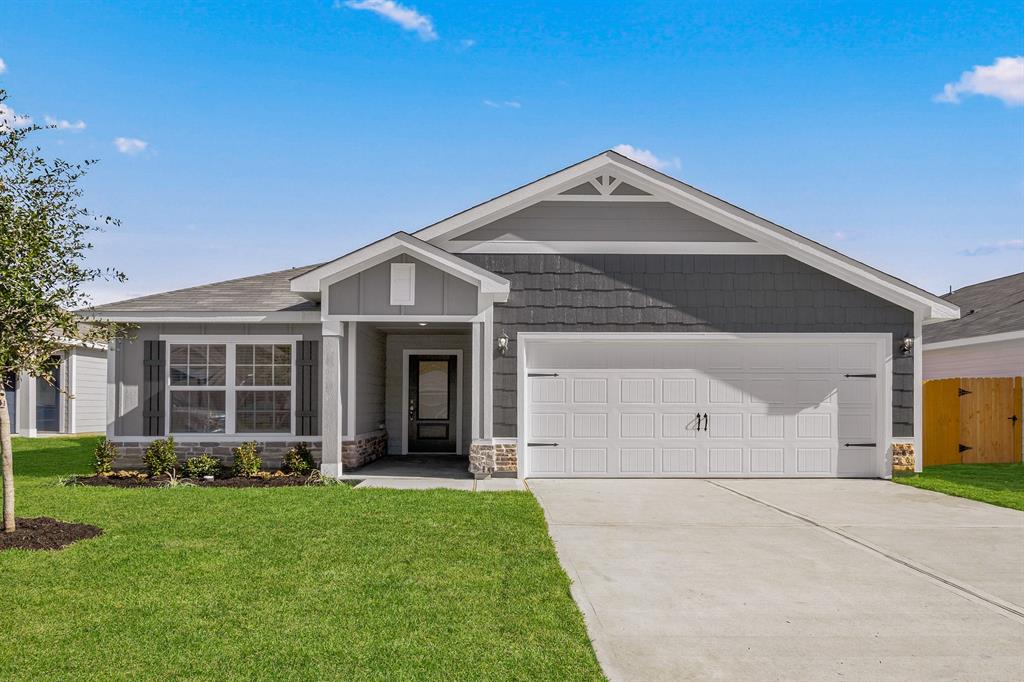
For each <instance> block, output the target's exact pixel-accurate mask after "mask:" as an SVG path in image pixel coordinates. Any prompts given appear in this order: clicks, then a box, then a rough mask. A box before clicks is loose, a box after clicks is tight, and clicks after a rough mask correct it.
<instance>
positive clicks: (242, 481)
mask: <svg viewBox="0 0 1024 682" xmlns="http://www.w3.org/2000/svg"><path fill="white" fill-rule="evenodd" d="M181 480H184V481H188V482H189V483H191V484H193V485H195V486H196V487H198V488H286V487H290V486H298V485H316V484H315V483H314V484H308V483H307V482H308V480H309V478H308V477H307V476H275V477H272V478H241V477H232V478H215V479H213V480H212V481H206V480H203V479H201V478H199V479H196V478H188V479H181ZM77 482H78V483H81V484H82V485H93V486H109V487H112V488H161V487H166V486H167V479H165V478H157V479H148V478H134V477H133V478H116V477H113V476H88V477H86V476H81V477H79V478H78V479H77ZM358 482H359V481H345V483H346V484H348V485H353V486H354V485H355V484H356V483H358Z"/></svg>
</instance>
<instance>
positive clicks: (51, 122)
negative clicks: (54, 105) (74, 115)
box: [43, 116, 85, 133]
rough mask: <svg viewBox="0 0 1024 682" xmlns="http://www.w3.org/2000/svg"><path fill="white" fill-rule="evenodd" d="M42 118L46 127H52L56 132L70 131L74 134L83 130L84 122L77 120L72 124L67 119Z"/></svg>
mask: <svg viewBox="0 0 1024 682" xmlns="http://www.w3.org/2000/svg"><path fill="white" fill-rule="evenodd" d="M43 118H44V120H45V121H46V125H48V126H53V127H54V128H56V129H57V130H71V131H73V132H76V133H77V132H79V131H82V130H85V121H81V120H79V121H75V122H74V123H72V122H71V121H69V120H67V119H64V118H54V117H53V116H44V117H43Z"/></svg>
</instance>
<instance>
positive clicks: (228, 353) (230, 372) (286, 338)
mask: <svg viewBox="0 0 1024 682" xmlns="http://www.w3.org/2000/svg"><path fill="white" fill-rule="evenodd" d="M301 339H302V336H301V335H295V334H279V335H276V336H268V335H256V334H251V335H247V334H238V335H223V334H209V335H203V334H161V335H160V336H159V340H160V341H161V342H166V343H167V344H168V348H167V352H166V354H165V357H164V433H165V434H166V435H167V436H173V437H174V439H175V440H182V438H183V437H185V436H203V438H199V440H208V441H212V440H214V439H215V438H216V439H222V438H224V437H229V438H241V439H242V440H269V439H268V438H267V436H271V435H273V436H277V437H280V438H281V440H294V439H295V438H298V436H296V435H295V384H296V372H295V369H296V348H295V343H296V341H300V340H301ZM172 343H175V344H197V345H198V344H207V345H208V344H223V345H224V346H225V349H224V352H225V360H224V362H225V365H224V385H223V386H174V387H172V386H171V358H170V344H172ZM285 343H287V344H289V345H290V346H291V349H292V351H291V383H290V384H289V387H288V391H289V395H290V398H289V406H288V412H289V415H288V417H289V423H288V433H287V434H282V433H278V432H273V433H267V432H258V433H235V406H236V402H235V395H236V393H237V392H238V391H239V389H241V390H243V391H282V392H283V390H284V387H283V386H236V385H235V350H236V346H238V345H239V344H242V345H251V344H285ZM172 390H177V391H195V392H198V391H211V392H212V391H224V432H223V433H199V434H197V433H193V432H191V431H189V432H182V433H177V432H174V431H171V391H172ZM182 442H185V441H182Z"/></svg>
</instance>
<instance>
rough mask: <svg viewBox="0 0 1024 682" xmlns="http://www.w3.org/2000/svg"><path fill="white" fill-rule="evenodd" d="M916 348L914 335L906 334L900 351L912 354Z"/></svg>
mask: <svg viewBox="0 0 1024 682" xmlns="http://www.w3.org/2000/svg"><path fill="white" fill-rule="evenodd" d="M913 350H914V337H913V336H904V337H903V341H902V343H900V352H901V353H903V354H904V355H910V353H911V352H912V351H913Z"/></svg>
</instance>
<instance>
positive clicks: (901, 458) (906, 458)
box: [892, 443, 914, 473]
mask: <svg viewBox="0 0 1024 682" xmlns="http://www.w3.org/2000/svg"><path fill="white" fill-rule="evenodd" d="M897 471H899V472H904V471H909V472H911V473H913V471H914V444H913V443H893V444H892V472H893V473H896V472H897Z"/></svg>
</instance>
